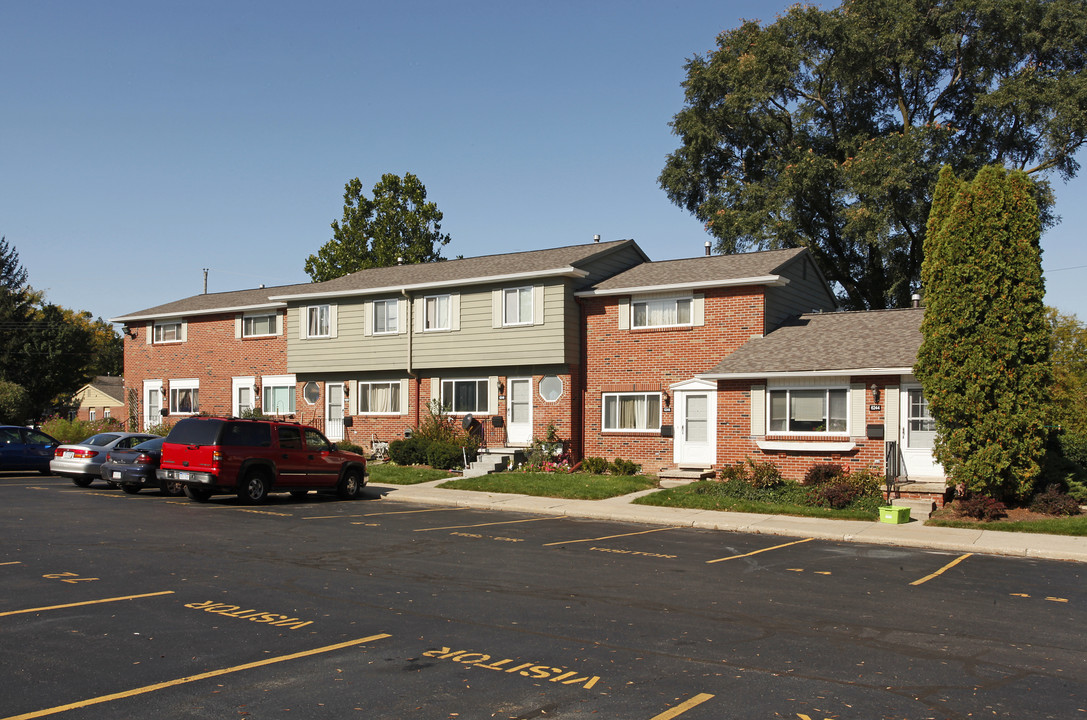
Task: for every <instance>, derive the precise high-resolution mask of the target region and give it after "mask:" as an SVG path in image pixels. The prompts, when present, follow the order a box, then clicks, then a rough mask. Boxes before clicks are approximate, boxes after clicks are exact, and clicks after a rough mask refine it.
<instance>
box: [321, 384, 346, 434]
mask: <svg viewBox="0 0 1087 720" xmlns="http://www.w3.org/2000/svg"><path fill="white" fill-rule="evenodd" d="M325 434H326V435H327V436H328V439H329V440H331V441H332V442H339V441H340V440H343V383H325Z"/></svg>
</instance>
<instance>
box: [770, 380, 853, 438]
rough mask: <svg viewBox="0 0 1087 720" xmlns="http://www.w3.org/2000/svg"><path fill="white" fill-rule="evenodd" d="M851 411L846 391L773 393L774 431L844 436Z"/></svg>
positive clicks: (804, 390) (771, 403) (773, 391)
mask: <svg viewBox="0 0 1087 720" xmlns="http://www.w3.org/2000/svg"><path fill="white" fill-rule="evenodd" d="M848 407H849V391H848V390H845V389H841V390H832V389H829V388H828V389H797V390H792V389H790V390H771V391H770V431H771V432H795V433H818V432H837V433H844V432H846V430H847V414H848Z"/></svg>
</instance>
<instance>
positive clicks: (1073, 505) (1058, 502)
mask: <svg viewBox="0 0 1087 720" xmlns="http://www.w3.org/2000/svg"><path fill="white" fill-rule="evenodd" d="M1030 509H1031V510H1032V511H1033V512H1036V513H1043V514H1045V515H1079V502H1077V501H1076V499H1075V498H1073V497H1072V496H1071V495H1069V494H1068V493H1066V492H1062V489H1061V487H1060V486H1059V485H1050V486H1049V487H1048V488H1046V490H1045V492H1043V493H1038V494H1037V495H1035V496H1034V498H1033V499H1032V500H1031V502H1030Z"/></svg>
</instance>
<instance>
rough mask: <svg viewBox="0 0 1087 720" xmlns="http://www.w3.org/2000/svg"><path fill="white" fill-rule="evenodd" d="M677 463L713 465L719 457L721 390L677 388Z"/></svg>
mask: <svg viewBox="0 0 1087 720" xmlns="http://www.w3.org/2000/svg"><path fill="white" fill-rule="evenodd" d="M673 405H674V406H675V415H676V416H675V428H674V432H675V442H674V448H675V450H674V456H675V457H674V462H675V464H676V465H678V466H680V467H706V468H708V467H710V466H711V465H713V464H714V462H716V460H717V438H716V437H715V432H714V431H715V428H716V426H717V423H715V422H714V418H715V417H716V416H717V392H716V389H714V390H675V392H674V401H673Z"/></svg>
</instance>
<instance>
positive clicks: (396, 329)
mask: <svg viewBox="0 0 1087 720" xmlns="http://www.w3.org/2000/svg"><path fill="white" fill-rule="evenodd" d="M370 305H371V307H372V310H371V312H370V318H369V319H370V328H371V333H372V334H373V335H397V334H399V333H400V309H401V308H400V300H399V298H387V299H381V300H374V301H373V302H372V303H370ZM389 305H392V306H393V307H394V308H396V322H395V323H394V324H393V329H392V330H381V331H379V330H378V329H377V312H378V307H379V306H380V307H386V308H387V307H388V306H389ZM388 320H389V316H388V311H386V313H385V324H386V327H387V326H388Z"/></svg>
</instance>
